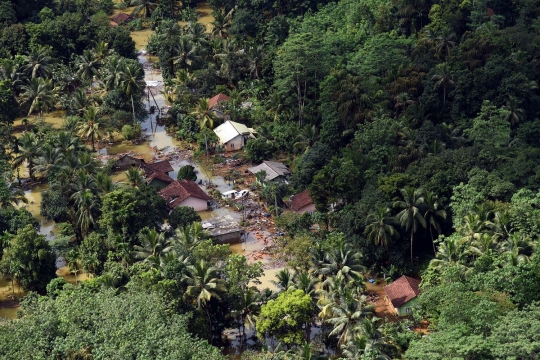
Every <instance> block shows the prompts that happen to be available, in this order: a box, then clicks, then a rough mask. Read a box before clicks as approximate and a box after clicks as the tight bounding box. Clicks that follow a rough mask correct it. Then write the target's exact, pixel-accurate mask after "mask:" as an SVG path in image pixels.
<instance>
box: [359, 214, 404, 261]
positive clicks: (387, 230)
mask: <svg viewBox="0 0 540 360" xmlns="http://www.w3.org/2000/svg"><path fill="white" fill-rule="evenodd" d="M367 220H368V221H370V223H369V224H368V225H367V226H366V229H365V230H364V234H365V235H366V236H367V238H368V239H369V240H370V241H371V242H373V244H375V245H376V246H379V245H381V246H383V247H384V248H386V251H387V252H388V244H389V243H390V241H392V238H394V237H396V236H398V232H397V231H396V229H395V228H394V226H393V225H392V218H391V217H390V209H389V208H387V207H385V206H380V207H378V208H377V209H376V210H375V212H372V213H370V214H369V215H368V217H367Z"/></svg>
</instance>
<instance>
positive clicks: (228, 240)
mask: <svg viewBox="0 0 540 360" xmlns="http://www.w3.org/2000/svg"><path fill="white" fill-rule="evenodd" d="M213 239H214V241H215V242H217V243H218V244H238V243H240V242H242V241H243V239H242V231H236V232H232V233H229V234H224V235H219V236H214V237H213Z"/></svg>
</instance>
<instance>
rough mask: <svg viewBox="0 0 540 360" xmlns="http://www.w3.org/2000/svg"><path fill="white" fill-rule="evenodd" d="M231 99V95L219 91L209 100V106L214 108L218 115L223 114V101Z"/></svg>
mask: <svg viewBox="0 0 540 360" xmlns="http://www.w3.org/2000/svg"><path fill="white" fill-rule="evenodd" d="M227 101H229V97H228V96H227V95H225V94H222V93H219V94H217V95H216V96H214V97H213V98H210V99H209V100H208V108H209V109H211V110H214V112H216V115H218V116H220V117H221V116H223V103H225V102H227Z"/></svg>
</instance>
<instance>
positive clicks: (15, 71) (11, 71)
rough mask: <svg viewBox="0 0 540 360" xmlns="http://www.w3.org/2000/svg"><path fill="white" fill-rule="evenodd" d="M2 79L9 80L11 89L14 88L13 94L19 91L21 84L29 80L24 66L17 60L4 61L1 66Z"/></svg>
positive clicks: (0, 78)
mask: <svg viewBox="0 0 540 360" xmlns="http://www.w3.org/2000/svg"><path fill="white" fill-rule="evenodd" d="M0 80H1V81H9V82H10V83H11V89H12V90H13V96H14V97H15V94H17V92H18V91H19V89H20V88H21V86H22V85H23V84H24V83H26V82H27V80H28V78H27V76H26V75H25V73H24V66H22V65H19V64H16V63H15V62H11V61H9V62H4V63H3V64H2V65H1V66H0Z"/></svg>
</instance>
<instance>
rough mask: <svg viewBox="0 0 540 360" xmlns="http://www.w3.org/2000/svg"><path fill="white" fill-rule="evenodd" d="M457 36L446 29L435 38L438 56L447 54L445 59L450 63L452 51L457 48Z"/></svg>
mask: <svg viewBox="0 0 540 360" xmlns="http://www.w3.org/2000/svg"><path fill="white" fill-rule="evenodd" d="M456 40H457V36H456V34H455V33H454V32H451V31H450V29H448V28H444V29H443V30H441V31H440V32H439V33H438V34H437V36H436V37H435V51H436V53H437V55H441V54H442V53H444V54H445V59H446V61H448V56H449V55H450V51H451V50H452V48H453V47H454V46H456Z"/></svg>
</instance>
